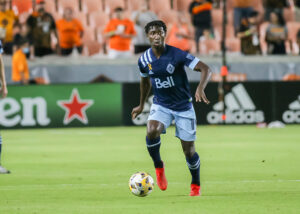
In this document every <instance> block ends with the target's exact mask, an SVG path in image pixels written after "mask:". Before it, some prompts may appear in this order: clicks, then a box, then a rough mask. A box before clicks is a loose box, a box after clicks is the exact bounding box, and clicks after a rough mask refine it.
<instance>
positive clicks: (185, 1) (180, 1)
mask: <svg viewBox="0 0 300 214" xmlns="http://www.w3.org/2000/svg"><path fill="white" fill-rule="evenodd" d="M192 1H193V0H175V1H173V2H174V3H173V6H174V9H176V10H179V11H184V12H187V11H188V10H189V6H190V4H191V2H192Z"/></svg>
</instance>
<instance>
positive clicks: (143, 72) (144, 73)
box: [138, 56, 149, 77]
mask: <svg viewBox="0 0 300 214" xmlns="http://www.w3.org/2000/svg"><path fill="white" fill-rule="evenodd" d="M142 57H143V56H141V57H140V58H139V61H138V66H139V69H140V75H141V77H148V76H149V74H148V73H147V71H146V70H145V67H146V64H145V62H144V61H143V59H142Z"/></svg>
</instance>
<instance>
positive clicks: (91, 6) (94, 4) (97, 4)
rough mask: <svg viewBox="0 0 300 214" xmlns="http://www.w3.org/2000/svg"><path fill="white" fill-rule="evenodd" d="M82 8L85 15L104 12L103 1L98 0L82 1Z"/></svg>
mask: <svg viewBox="0 0 300 214" xmlns="http://www.w3.org/2000/svg"><path fill="white" fill-rule="evenodd" d="M81 8H82V11H84V12H85V13H92V12H101V11H103V5H102V1H100V0H98V1H95V0H82V1H81Z"/></svg>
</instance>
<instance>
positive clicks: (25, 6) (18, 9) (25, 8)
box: [12, 0, 32, 14]
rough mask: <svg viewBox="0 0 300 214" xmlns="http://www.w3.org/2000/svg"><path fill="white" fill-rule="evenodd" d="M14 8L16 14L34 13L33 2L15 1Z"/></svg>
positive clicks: (28, 0) (25, 0)
mask: <svg viewBox="0 0 300 214" xmlns="http://www.w3.org/2000/svg"><path fill="white" fill-rule="evenodd" d="M12 7H13V10H14V12H15V13H16V14H22V13H24V12H30V13H31V12H32V0H13V1H12Z"/></svg>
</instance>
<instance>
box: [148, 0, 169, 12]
mask: <svg viewBox="0 0 300 214" xmlns="http://www.w3.org/2000/svg"><path fill="white" fill-rule="evenodd" d="M150 10H152V11H153V12H154V13H156V14H159V13H161V12H162V11H169V10H171V3H170V1H169V0H150Z"/></svg>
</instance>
